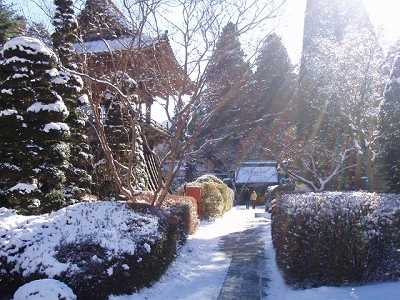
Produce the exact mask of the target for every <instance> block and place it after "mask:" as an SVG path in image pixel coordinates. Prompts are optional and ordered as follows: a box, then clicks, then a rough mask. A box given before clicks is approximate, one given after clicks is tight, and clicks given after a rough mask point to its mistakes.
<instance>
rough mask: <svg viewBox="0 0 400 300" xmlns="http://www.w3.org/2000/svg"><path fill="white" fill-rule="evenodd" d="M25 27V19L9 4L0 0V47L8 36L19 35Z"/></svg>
mask: <svg viewBox="0 0 400 300" xmlns="http://www.w3.org/2000/svg"><path fill="white" fill-rule="evenodd" d="M25 27H26V21H25V19H24V18H23V17H22V16H20V15H17V14H16V12H15V11H14V10H13V9H12V8H11V6H9V5H5V4H4V2H3V0H0V47H2V46H3V45H4V44H5V43H6V42H7V41H8V40H9V39H10V38H13V37H16V36H18V35H21V34H22V33H23V32H24V30H25Z"/></svg>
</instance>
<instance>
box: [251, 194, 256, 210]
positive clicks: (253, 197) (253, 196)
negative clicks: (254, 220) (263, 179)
mask: <svg viewBox="0 0 400 300" xmlns="http://www.w3.org/2000/svg"><path fill="white" fill-rule="evenodd" d="M250 200H251V206H252V207H253V209H256V200H257V193H256V191H253V192H252V193H251V196H250Z"/></svg>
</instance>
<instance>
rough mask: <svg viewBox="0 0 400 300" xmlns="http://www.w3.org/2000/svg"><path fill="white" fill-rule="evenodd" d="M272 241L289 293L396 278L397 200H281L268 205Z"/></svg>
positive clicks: (358, 196)
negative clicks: (295, 289) (290, 291)
mask: <svg viewBox="0 0 400 300" xmlns="http://www.w3.org/2000/svg"><path fill="white" fill-rule="evenodd" d="M270 212H271V217H272V229H271V230H272V239H273V244H274V247H275V249H276V260H277V264H278V267H279V269H280V270H281V271H282V274H283V277H284V280H285V282H286V283H287V284H288V285H290V286H292V287H294V288H309V287H318V286H323V285H326V286H341V285H346V284H365V283H371V282H377V281H388V280H397V279H398V278H399V276H400V255H399V249H400V195H392V194H375V193H363V192H350V193H335V192H327V193H308V194H286V195H283V196H282V197H281V198H277V199H275V200H273V201H272V202H271V205H270Z"/></svg>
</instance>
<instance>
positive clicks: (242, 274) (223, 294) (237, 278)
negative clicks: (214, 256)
mask: <svg viewBox="0 0 400 300" xmlns="http://www.w3.org/2000/svg"><path fill="white" fill-rule="evenodd" d="M256 211H257V210H256ZM258 211H259V210H258ZM248 213H249V218H248V220H247V225H246V227H247V228H246V229H245V230H243V231H242V232H235V233H232V234H230V235H228V236H226V237H224V238H223V239H222V243H221V249H222V251H224V252H225V253H227V254H228V255H229V256H230V257H232V261H231V264H230V266H229V269H228V273H227V275H226V278H225V281H224V284H223V286H222V288H221V291H220V294H219V296H218V300H260V299H265V298H266V296H267V294H266V288H267V285H268V281H269V279H268V277H267V268H266V260H267V259H268V258H267V256H266V251H265V245H264V242H263V241H264V240H265V237H264V238H263V233H264V232H265V230H264V228H265V226H266V225H267V224H266V223H267V222H268V223H269V220H267V219H266V218H265V217H264V216H263V214H262V213H256V212H255V211H252V210H251V209H250V210H249V211H248Z"/></svg>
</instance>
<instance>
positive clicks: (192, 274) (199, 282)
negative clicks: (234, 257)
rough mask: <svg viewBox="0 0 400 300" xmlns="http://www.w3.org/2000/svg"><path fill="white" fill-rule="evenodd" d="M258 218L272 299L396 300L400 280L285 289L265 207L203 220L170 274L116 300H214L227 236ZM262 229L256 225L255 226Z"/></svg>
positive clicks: (226, 265)
mask: <svg viewBox="0 0 400 300" xmlns="http://www.w3.org/2000/svg"><path fill="white" fill-rule="evenodd" d="M255 214H262V215H263V217H265V218H266V220H265V222H263V223H262V224H260V225H259V226H260V227H261V228H262V230H263V232H264V233H263V236H265V239H264V246H265V253H266V257H267V260H266V264H267V265H266V269H267V277H268V278H269V279H270V281H269V282H268V287H267V289H266V292H267V294H268V295H267V296H266V297H265V299H268V300H354V299H357V300H398V299H400V296H399V295H400V282H388V283H381V284H371V285H367V286H358V287H340V288H339V287H320V288H315V289H308V290H299V291H296V290H292V289H290V288H289V287H287V286H286V285H285V284H284V282H283V279H282V277H281V275H280V273H279V271H278V269H277V266H276V263H275V250H274V249H273V246H272V239H271V224H270V215H269V214H268V213H265V212H264V209H263V207H257V208H256V209H255V210H252V209H250V210H245V208H244V206H236V207H234V208H233V209H232V210H230V211H229V212H227V213H226V214H225V215H224V216H223V217H222V218H220V219H217V220H215V221H203V222H202V223H201V226H200V227H199V229H198V231H197V232H196V233H195V234H194V235H192V236H190V237H189V239H188V242H187V244H186V245H185V246H184V247H183V248H182V250H181V254H180V255H179V256H178V257H177V259H176V261H175V262H174V263H173V265H172V266H171V267H170V268H169V270H168V272H167V273H166V274H165V275H164V276H163V277H162V278H161V279H160V281H159V282H156V283H155V284H154V285H153V286H152V287H150V288H145V289H142V290H141V291H140V292H139V293H136V294H133V295H124V296H114V297H110V299H112V300H159V299H162V300H173V299H179V300H216V299H217V298H218V296H219V293H220V290H221V287H222V285H223V283H224V280H225V278H226V275H227V272H228V268H229V265H230V263H231V258H230V257H229V255H227V254H226V253H224V252H223V251H222V250H221V243H223V239H224V237H226V236H228V235H230V234H232V233H242V232H243V231H245V230H246V229H248V228H249V226H253V225H254V224H252V223H254V222H258V220H256V218H255ZM257 226H258V225H257Z"/></svg>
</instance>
